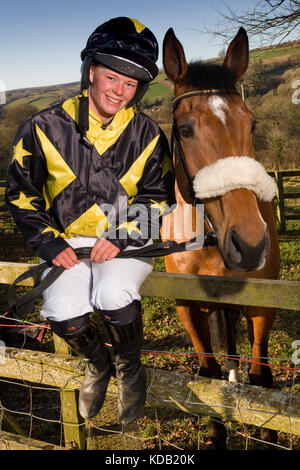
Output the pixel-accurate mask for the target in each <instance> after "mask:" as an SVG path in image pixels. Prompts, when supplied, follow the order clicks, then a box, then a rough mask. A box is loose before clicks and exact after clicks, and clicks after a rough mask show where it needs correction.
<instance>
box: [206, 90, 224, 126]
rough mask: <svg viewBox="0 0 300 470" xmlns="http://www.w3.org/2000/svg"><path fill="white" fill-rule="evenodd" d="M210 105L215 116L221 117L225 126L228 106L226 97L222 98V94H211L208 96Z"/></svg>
mask: <svg viewBox="0 0 300 470" xmlns="http://www.w3.org/2000/svg"><path fill="white" fill-rule="evenodd" d="M208 106H209V107H210V109H211V110H212V112H213V113H214V115H215V116H217V118H219V119H220V120H221V121H222V122H223V124H224V126H225V124H226V112H225V111H226V109H227V108H228V104H227V101H226V99H225V98H221V96H210V97H209V98H208Z"/></svg>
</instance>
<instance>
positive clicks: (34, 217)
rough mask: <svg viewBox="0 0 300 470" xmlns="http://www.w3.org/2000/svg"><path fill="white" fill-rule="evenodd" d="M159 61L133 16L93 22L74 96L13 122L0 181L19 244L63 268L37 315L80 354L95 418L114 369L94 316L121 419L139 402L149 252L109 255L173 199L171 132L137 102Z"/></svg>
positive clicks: (140, 233) (149, 231)
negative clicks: (143, 256) (82, 250)
mask: <svg viewBox="0 0 300 470" xmlns="http://www.w3.org/2000/svg"><path fill="white" fill-rule="evenodd" d="M157 58H158V43H157V40H156V38H155V36H154V35H153V33H152V32H151V31H150V30H149V29H148V28H147V27H146V26H144V25H143V24H141V23H140V22H139V21H138V20H136V19H131V18H127V17H119V18H114V19H112V20H109V21H107V22H106V23H104V24H102V25H100V26H99V27H98V28H96V30H95V31H94V32H93V33H92V34H91V36H90V37H89V38H88V41H87V44H86V47H85V48H84V50H83V51H82V52H81V59H82V61H83V64H82V77H81V94H80V95H79V96H74V97H72V98H70V99H68V100H66V101H65V102H64V103H60V104H57V105H55V106H53V107H51V108H48V109H44V110H43V111H41V112H39V113H36V114H35V115H34V116H32V117H31V118H30V119H28V120H27V121H25V122H24V123H23V124H22V125H21V126H20V128H19V130H18V133H17V135H16V137H15V141H14V147H13V152H12V156H11V160H10V165H9V170H8V178H7V186H6V188H7V191H6V203H7V205H8V206H9V208H10V210H11V213H12V215H13V216H14V218H15V221H16V223H17V225H18V226H19V228H20V229H21V230H22V233H23V235H24V237H25V239H26V241H27V243H28V244H29V245H30V246H31V247H32V248H34V249H36V251H37V253H38V255H39V256H40V257H41V258H42V259H44V260H46V261H48V262H49V263H52V264H53V265H55V266H59V267H63V268H65V270H64V272H63V275H62V277H60V278H59V279H57V280H56V281H55V282H54V283H53V284H52V285H51V286H50V287H48V288H47V289H46V290H45V291H44V304H43V308H42V312H41V316H42V317H44V318H47V319H48V320H49V322H50V325H51V328H52V330H53V331H54V332H55V333H56V334H57V335H58V336H60V337H61V338H64V339H65V340H66V341H67V343H68V344H69V345H70V347H71V348H72V350H73V351H74V352H75V353H77V354H78V355H80V356H82V357H84V358H85V359H86V361H87V373H86V378H85V381H84V383H83V385H82V387H81V390H80V394H79V412H80V414H81V416H82V417H84V418H91V417H93V416H95V415H96V414H97V413H98V412H99V411H100V409H101V407H102V405H103V402H104V399H105V395H106V390H107V386H108V382H109V380H110V377H111V375H112V373H114V366H113V364H112V358H111V357H110V352H109V350H108V349H107V348H106V347H105V344H104V342H103V339H102V337H101V335H100V332H99V331H98V329H97V327H96V325H95V323H94V322H92V321H90V315H92V314H93V313H94V312H97V313H98V314H99V315H100V316H101V318H102V320H103V322H104V324H105V326H106V329H107V331H108V334H109V336H110V339H111V341H112V344H113V345H114V351H115V369H116V377H117V381H118V392H119V393H118V410H119V417H120V421H121V423H122V424H128V423H130V422H132V421H134V420H135V419H136V418H137V416H138V415H139V414H140V413H141V411H142V409H143V406H144V403H145V399H146V374H145V370H144V368H143V366H142V364H141V361H140V350H141V347H142V343H143V322H142V313H141V302H140V300H141V297H140V294H139V289H140V287H141V285H142V284H143V282H144V281H145V279H146V277H147V276H148V275H149V274H150V272H151V270H152V260H151V259H150V261H149V260H140V259H136V258H134V257H131V258H130V259H126V260H125V259H122V260H120V259H119V258H116V257H117V254H118V253H119V251H121V250H122V251H123V250H125V249H126V248H127V247H130V246H132V247H141V246H144V245H146V244H147V243H149V244H151V243H152V239H151V237H152V236H153V226H154V229H155V228H156V227H158V228H159V226H160V224H161V219H162V216H163V215H164V213H167V211H168V209H167V208H169V207H172V204H173V202H174V189H173V186H174V178H173V171H172V169H173V168H172V162H171V159H170V155H169V149H168V145H167V140H166V138H165V136H164V134H163V132H162V131H161V129H160V128H159V127H158V125H157V124H156V123H155V122H154V121H153V120H151V119H150V118H149V117H148V116H146V115H145V114H143V113H141V112H139V109H138V106H135V105H136V104H137V103H138V101H139V99H141V98H142V96H143V95H144V93H145V91H146V89H147V86H148V83H149V82H150V81H152V80H153V79H154V78H155V77H156V75H157V73H158V68H157V66H156V61H157ZM138 206H139V207H140V208H141V209H140V212H142V216H143V217H142V218H141V217H140V216H138V215H137V210H136V208H137V207H138ZM163 207H164V209H163ZM87 246H88V247H91V248H92V249H91V251H90V255H89V254H87V255H86V258H85V259H82V260H81V261H79V259H78V257H77V255H76V253H75V251H74V250H75V249H76V248H79V247H87ZM49 269H50V270H51V269H52V267H50V268H49Z"/></svg>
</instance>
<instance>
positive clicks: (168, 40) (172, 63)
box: [163, 28, 187, 83]
mask: <svg viewBox="0 0 300 470" xmlns="http://www.w3.org/2000/svg"><path fill="white" fill-rule="evenodd" d="M163 64H164V69H165V72H166V74H167V76H168V78H169V79H170V80H171V81H172V82H173V83H177V82H179V81H180V80H181V79H182V77H183V76H184V75H185V73H186V70H187V63H186V59H185V55H184V50H183V47H182V45H181V43H180V42H179V41H178V39H177V37H176V36H175V34H174V31H173V29H172V28H170V29H168V31H167V32H166V35H165V37H164V41H163Z"/></svg>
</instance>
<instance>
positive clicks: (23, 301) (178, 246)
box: [7, 233, 215, 315]
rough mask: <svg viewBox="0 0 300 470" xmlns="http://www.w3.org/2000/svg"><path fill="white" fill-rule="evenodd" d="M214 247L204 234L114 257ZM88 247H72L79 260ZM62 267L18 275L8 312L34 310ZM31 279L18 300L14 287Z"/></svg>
mask: <svg viewBox="0 0 300 470" xmlns="http://www.w3.org/2000/svg"><path fill="white" fill-rule="evenodd" d="M214 244H215V241H214V239H212V238H211V236H210V233H207V234H205V235H204V240H203V243H199V242H198V241H196V238H193V239H191V240H190V241H188V242H181V243H177V242H176V241H173V240H168V241H166V242H155V243H153V244H152V245H147V246H144V247H142V248H137V249H132V250H124V251H120V253H118V255H117V256H116V258H157V257H161V256H167V255H170V254H173V253H179V252H182V251H187V250H199V249H200V248H203V247H205V246H212V245H214ZM91 251H92V248H91V247H83V248H75V249H74V252H75V253H76V255H77V258H78V259H86V258H89V256H90V254H91ZM50 267H51V268H52V269H50V271H49V272H48V273H47V274H46V276H45V277H44V278H43V279H42V278H41V277H42V274H43V273H44V272H45V271H46V269H48V268H50ZM63 272H64V268H63V267H62V266H53V265H52V264H51V263H48V262H47V261H45V262H43V263H41V264H39V265H37V266H33V267H32V268H29V269H28V271H26V272H24V273H23V274H21V275H20V276H18V277H17V278H16V279H15V280H14V282H13V283H12V284H11V285H10V286H9V288H8V293H7V299H8V310H9V311H12V312H14V313H16V314H19V315H24V314H26V313H29V312H31V311H32V310H33V307H34V303H35V301H36V299H37V298H38V297H39V296H40V295H41V294H42V293H43V292H44V290H46V289H47V288H48V287H49V286H50V285H51V284H52V283H53V282H54V281H55V280H56V279H57V278H58V277H59V276H60V275H61V274H62V273H63ZM28 278H33V279H34V287H33V288H32V289H31V290H30V291H28V292H26V293H25V294H23V295H21V296H19V297H17V296H16V293H15V288H16V286H17V284H19V283H20V282H22V281H24V280H25V279H28Z"/></svg>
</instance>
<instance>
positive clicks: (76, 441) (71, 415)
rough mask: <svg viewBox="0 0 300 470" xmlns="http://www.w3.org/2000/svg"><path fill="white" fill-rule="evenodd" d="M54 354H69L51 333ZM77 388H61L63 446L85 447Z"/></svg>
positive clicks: (59, 340) (63, 343)
mask: <svg viewBox="0 0 300 470" xmlns="http://www.w3.org/2000/svg"><path fill="white" fill-rule="evenodd" d="M53 343H54V349H55V354H57V355H59V356H71V350H70V348H69V346H68V344H67V343H66V342H65V341H64V340H63V339H62V338H60V337H59V336H57V335H56V334H55V333H53ZM78 395H79V391H78V390H61V391H60V401H61V413H62V421H63V427H64V437H65V447H68V446H70V448H74V447H75V448H76V449H79V450H83V449H85V445H86V439H85V425H84V419H83V418H81V416H80V415H79V413H78Z"/></svg>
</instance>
